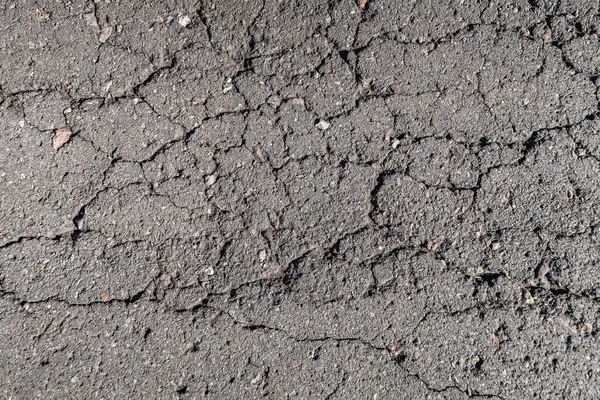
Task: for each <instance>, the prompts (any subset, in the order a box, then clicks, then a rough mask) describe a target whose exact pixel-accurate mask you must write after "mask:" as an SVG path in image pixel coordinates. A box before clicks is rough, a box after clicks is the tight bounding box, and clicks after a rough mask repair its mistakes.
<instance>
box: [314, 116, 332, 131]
mask: <svg viewBox="0 0 600 400" xmlns="http://www.w3.org/2000/svg"><path fill="white" fill-rule="evenodd" d="M330 126H331V124H330V123H329V122H327V121H325V120H323V119H322V120H320V121H319V122H318V123H317V124H316V125H315V127H316V128H317V129H320V130H322V131H324V130H327V129H329V127H330Z"/></svg>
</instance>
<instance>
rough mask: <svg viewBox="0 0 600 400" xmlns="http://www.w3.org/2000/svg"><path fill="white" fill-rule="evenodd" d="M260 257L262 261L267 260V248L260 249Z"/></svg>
mask: <svg viewBox="0 0 600 400" xmlns="http://www.w3.org/2000/svg"><path fill="white" fill-rule="evenodd" d="M258 258H259V259H260V261H265V260H266V259H267V252H266V251H265V250H261V251H259V252H258Z"/></svg>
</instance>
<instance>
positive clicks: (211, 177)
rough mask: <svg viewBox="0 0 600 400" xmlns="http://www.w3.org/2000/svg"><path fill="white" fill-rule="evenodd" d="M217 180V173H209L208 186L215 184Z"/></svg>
mask: <svg viewBox="0 0 600 400" xmlns="http://www.w3.org/2000/svg"><path fill="white" fill-rule="evenodd" d="M216 181H217V176H216V175H208V176H207V177H206V186H212V185H214V184H215V182H216Z"/></svg>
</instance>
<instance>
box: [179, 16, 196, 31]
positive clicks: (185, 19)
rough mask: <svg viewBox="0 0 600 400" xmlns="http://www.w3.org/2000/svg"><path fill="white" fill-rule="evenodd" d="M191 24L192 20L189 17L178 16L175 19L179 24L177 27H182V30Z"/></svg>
mask: <svg viewBox="0 0 600 400" xmlns="http://www.w3.org/2000/svg"><path fill="white" fill-rule="evenodd" d="M191 22H192V19H191V18H190V16H189V15H180V16H179V17H177V23H179V25H181V26H183V27H184V28H185V27H186V26H188V25H189V24H190V23H191Z"/></svg>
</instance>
